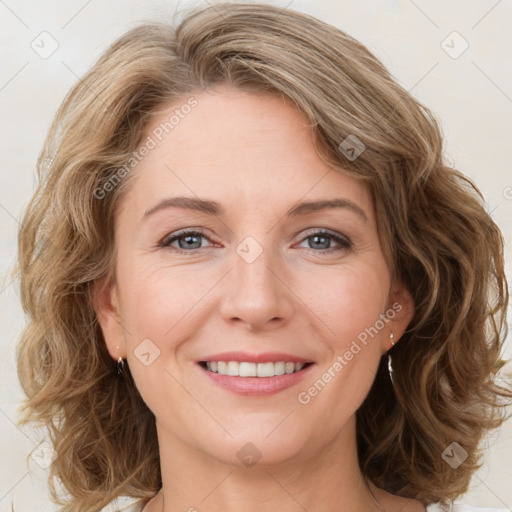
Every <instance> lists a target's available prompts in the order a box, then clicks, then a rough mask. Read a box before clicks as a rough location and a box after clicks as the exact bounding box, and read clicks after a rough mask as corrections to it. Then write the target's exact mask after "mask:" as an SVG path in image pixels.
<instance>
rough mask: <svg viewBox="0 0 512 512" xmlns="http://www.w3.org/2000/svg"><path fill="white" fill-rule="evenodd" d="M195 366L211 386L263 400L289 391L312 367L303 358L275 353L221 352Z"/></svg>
mask: <svg viewBox="0 0 512 512" xmlns="http://www.w3.org/2000/svg"><path fill="white" fill-rule="evenodd" d="M197 363H198V365H199V366H200V367H201V368H202V371H203V372H204V373H205V374H206V375H207V376H208V377H209V378H210V379H211V381H212V382H213V383H215V384H217V385H218V386H220V387H222V388H224V389H228V390H229V391H232V392H234V393H238V394H242V395H249V396H265V395H270V394H274V393H277V392H279V391H281V390H284V389H286V388H289V387H291V386H293V385H295V384H297V383H298V382H300V381H301V380H302V379H303V378H304V376H305V375H306V374H307V373H309V369H310V368H311V367H312V366H313V365H314V362H313V361H311V360H308V359H305V358H303V357H300V356H296V355H292V354H285V353H279V352H267V353H261V354H250V353H247V352H224V353H222V354H215V355H211V356H207V357H205V358H204V359H203V360H199V361H197Z"/></svg>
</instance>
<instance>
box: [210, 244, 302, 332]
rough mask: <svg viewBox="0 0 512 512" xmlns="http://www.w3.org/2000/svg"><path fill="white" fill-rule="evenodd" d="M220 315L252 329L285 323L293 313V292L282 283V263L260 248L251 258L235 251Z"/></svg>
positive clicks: (267, 327) (231, 321)
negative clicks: (252, 259) (245, 257)
mask: <svg viewBox="0 0 512 512" xmlns="http://www.w3.org/2000/svg"><path fill="white" fill-rule="evenodd" d="M224 290H225V292H224V295H223V299H222V304H221V308H220V309H221V314H222V317H223V318H224V319H225V320H226V321H227V322H230V323H233V324H235V323H239V324H243V325H245V326H246V328H247V329H249V330H250V331H252V332H262V331H266V330H271V329H274V328H277V327H279V326H283V325H285V324H286V323H287V322H289V321H290V319H291V318H292V316H293V313H294V310H295V306H294V300H293V298H294V294H293V292H292V290H291V289H290V287H289V286H288V285H287V283H286V277H285V275H284V272H283V268H282V265H278V264H277V263H276V260H275V258H274V259H272V261H271V260H270V258H269V257H268V251H267V250H264V251H263V252H262V253H261V254H260V256H259V257H258V258H257V259H256V260H255V261H252V262H250V263H249V262H248V261H246V260H244V259H243V258H242V257H240V256H239V255H238V254H236V253H235V255H234V262H233V268H232V270H231V272H229V274H228V276H227V279H226V282H225V288H224Z"/></svg>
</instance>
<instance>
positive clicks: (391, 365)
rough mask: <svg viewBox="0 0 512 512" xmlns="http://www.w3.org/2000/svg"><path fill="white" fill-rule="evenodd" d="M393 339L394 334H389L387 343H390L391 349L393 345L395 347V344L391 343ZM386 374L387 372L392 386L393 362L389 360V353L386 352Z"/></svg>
mask: <svg viewBox="0 0 512 512" xmlns="http://www.w3.org/2000/svg"><path fill="white" fill-rule="evenodd" d="M394 337H395V336H394V334H393V333H390V335H389V341H391V348H393V347H394V345H395V342H394V341H393V339H394ZM388 372H389V378H390V379H391V384H393V385H394V382H393V361H392V360H391V354H390V353H389V352H388Z"/></svg>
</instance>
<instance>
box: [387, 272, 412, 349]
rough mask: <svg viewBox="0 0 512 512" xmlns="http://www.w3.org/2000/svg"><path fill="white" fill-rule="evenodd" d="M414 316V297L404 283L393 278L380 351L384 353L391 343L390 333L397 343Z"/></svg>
mask: <svg viewBox="0 0 512 512" xmlns="http://www.w3.org/2000/svg"><path fill="white" fill-rule="evenodd" d="M413 316H414V299H413V298H412V295H411V293H410V292H409V290H408V288H407V287H406V286H405V284H404V283H403V282H401V281H398V280H395V281H394V282H393V285H392V287H391V291H390V293H389V299H388V309H387V310H386V317H387V318H388V319H389V323H388V325H387V330H386V333H387V336H384V339H383V340H382V347H381V351H382V353H383V354H384V353H386V352H387V351H388V350H389V349H390V348H391V347H392V346H393V344H392V343H391V338H390V335H391V333H393V343H395V344H396V343H399V340H400V338H401V337H402V336H403V334H404V332H405V331H406V329H407V326H408V325H409V323H410V322H411V320H412V318H413Z"/></svg>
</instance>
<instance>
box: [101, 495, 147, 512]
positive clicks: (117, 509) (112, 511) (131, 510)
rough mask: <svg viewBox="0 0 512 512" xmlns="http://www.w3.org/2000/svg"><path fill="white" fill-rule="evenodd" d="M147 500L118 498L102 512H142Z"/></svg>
mask: <svg viewBox="0 0 512 512" xmlns="http://www.w3.org/2000/svg"><path fill="white" fill-rule="evenodd" d="M146 503H147V500H134V499H133V498H118V499H117V500H114V501H112V502H110V503H109V504H108V505H107V506H106V507H104V508H102V509H101V512H142V509H143V508H144V505H145V504H146Z"/></svg>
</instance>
